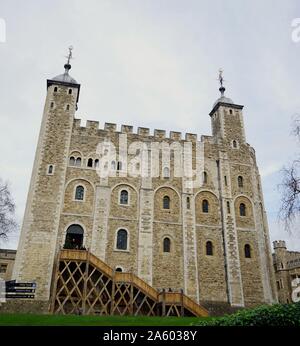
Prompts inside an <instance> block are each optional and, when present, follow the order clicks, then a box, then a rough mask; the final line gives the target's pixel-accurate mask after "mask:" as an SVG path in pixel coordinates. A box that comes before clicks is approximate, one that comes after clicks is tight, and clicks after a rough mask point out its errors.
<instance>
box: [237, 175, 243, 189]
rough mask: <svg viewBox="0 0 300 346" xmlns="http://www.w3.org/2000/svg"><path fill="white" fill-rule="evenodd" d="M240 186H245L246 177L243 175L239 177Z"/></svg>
mask: <svg viewBox="0 0 300 346" xmlns="http://www.w3.org/2000/svg"><path fill="white" fill-rule="evenodd" d="M238 186H239V187H243V186H244V179H243V177H242V176H239V177H238Z"/></svg>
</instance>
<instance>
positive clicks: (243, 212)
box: [240, 203, 246, 216]
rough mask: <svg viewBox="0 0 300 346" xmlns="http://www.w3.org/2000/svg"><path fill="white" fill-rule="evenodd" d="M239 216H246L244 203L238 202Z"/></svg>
mask: <svg viewBox="0 0 300 346" xmlns="http://www.w3.org/2000/svg"><path fill="white" fill-rule="evenodd" d="M240 216H246V205H245V203H241V204H240Z"/></svg>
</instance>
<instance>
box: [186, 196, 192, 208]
mask: <svg viewBox="0 0 300 346" xmlns="http://www.w3.org/2000/svg"><path fill="white" fill-rule="evenodd" d="M186 208H187V209H191V199H190V197H187V198H186Z"/></svg>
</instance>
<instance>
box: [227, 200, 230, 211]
mask: <svg viewBox="0 0 300 346" xmlns="http://www.w3.org/2000/svg"><path fill="white" fill-rule="evenodd" d="M227 213H228V214H230V203H229V202H228V201H227Z"/></svg>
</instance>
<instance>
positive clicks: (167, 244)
mask: <svg viewBox="0 0 300 346" xmlns="http://www.w3.org/2000/svg"><path fill="white" fill-rule="evenodd" d="M163 250H164V252H171V240H170V238H165V239H164V242H163Z"/></svg>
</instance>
